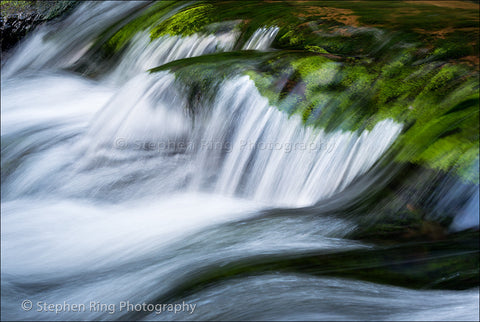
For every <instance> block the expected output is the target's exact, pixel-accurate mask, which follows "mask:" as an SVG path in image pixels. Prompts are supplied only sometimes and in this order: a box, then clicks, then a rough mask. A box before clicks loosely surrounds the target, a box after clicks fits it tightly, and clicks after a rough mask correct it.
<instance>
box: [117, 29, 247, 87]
mask: <svg viewBox="0 0 480 322" xmlns="http://www.w3.org/2000/svg"><path fill="white" fill-rule="evenodd" d="M238 36H239V34H238V32H235V31H231V32H225V33H221V34H215V35H213V34H211V35H199V34H193V35H192V36H187V37H180V36H162V37H160V38H157V39H155V40H153V41H151V39H150V33H149V32H148V31H147V32H144V33H139V34H137V35H135V36H134V38H133V39H132V41H131V44H130V46H129V48H128V49H127V51H126V53H125V54H124V57H123V58H122V60H121V61H120V63H119V64H118V66H117V67H116V68H115V70H114V71H113V72H112V74H111V75H109V79H111V80H113V81H126V80H129V79H131V78H132V77H134V76H135V75H138V74H140V73H143V72H145V71H147V70H148V69H151V68H154V67H157V66H161V65H163V64H166V63H169V62H171V61H174V60H178V59H183V58H189V57H196V56H201V55H205V54H212V53H216V52H222V51H230V50H231V49H232V48H233V45H234V44H235V42H236V41H237V38H238Z"/></svg>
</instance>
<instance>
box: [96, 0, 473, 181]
mask: <svg viewBox="0 0 480 322" xmlns="http://www.w3.org/2000/svg"><path fill="white" fill-rule="evenodd" d="M478 13H479V9H478V5H476V4H473V3H471V2H468V1H463V2H444V3H437V2H435V3H427V2H422V1H418V2H410V1H361V2H357V1H339V2H337V1H308V2H305V1H256V0H252V1H247V2H244V3H242V5H241V6H240V5H237V4H236V3H235V2H232V1H207V0H202V1H196V2H191V3H190V2H177V1H162V2H155V3H153V4H151V5H148V6H147V7H145V8H144V9H142V10H140V11H139V13H138V14H137V15H136V16H135V17H134V18H133V19H131V20H130V21H129V22H127V23H126V24H125V25H123V26H121V27H120V28H118V27H117V29H116V31H114V32H113V33H112V32H109V33H106V34H110V36H108V39H107V41H103V40H102V42H103V44H104V45H102V50H103V53H104V54H102V55H103V56H104V57H110V58H111V57H112V55H114V54H115V53H121V51H122V49H124V48H125V47H126V45H127V44H128V43H129V41H130V40H131V38H132V37H133V35H135V34H136V33H137V32H139V31H148V32H150V36H151V39H152V40H153V39H156V38H158V37H160V36H165V35H182V36H188V35H191V34H194V33H199V34H202V33H203V34H206V33H215V32H217V31H218V28H219V27H218V26H219V25H221V24H222V23H223V24H225V23H226V22H232V24H229V27H228V28H227V29H229V30H231V29H232V28H236V29H237V30H238V31H239V34H240V37H239V39H238V42H237V44H236V45H235V50H238V49H240V48H241V47H242V46H243V44H244V43H245V42H246V40H247V39H248V38H249V37H250V36H251V35H252V34H253V32H254V31H255V30H257V29H258V28H260V27H263V26H271V25H276V26H279V27H280V31H279V33H278V35H277V37H276V39H275V41H274V43H273V47H274V48H275V49H276V51H272V52H270V53H256V54H248V53H241V52H232V53H228V54H225V53H220V54H215V55H207V56H205V57H202V58H191V59H185V60H180V61H178V62H173V63H170V64H167V65H165V66H160V67H159V68H158V69H154V71H159V70H168V69H171V70H172V71H174V72H175V73H176V75H177V79H178V81H179V82H182V83H183V84H184V86H185V87H186V88H187V90H190V92H191V95H190V98H191V99H192V100H197V101H198V99H199V96H201V97H203V98H208V97H210V95H212V94H213V93H215V91H216V88H217V86H218V85H219V83H220V82H221V81H222V80H223V79H224V78H225V77H226V76H231V75H238V74H246V75H248V76H249V77H250V78H251V79H252V80H253V81H254V82H255V84H256V86H257V88H258V89H259V91H260V92H261V93H262V95H264V96H265V97H267V98H268V99H269V100H270V102H271V103H272V104H275V105H276V106H278V108H279V109H281V110H283V111H286V112H287V113H289V114H293V113H298V114H300V115H301V116H302V119H303V120H304V121H305V123H306V124H307V125H310V126H316V127H321V128H324V129H326V130H327V131H333V130H337V129H342V130H369V129H371V128H372V127H373V126H374V125H375V124H376V123H377V122H378V121H380V120H383V119H386V118H393V119H394V120H396V121H398V122H401V123H403V124H405V130H404V131H403V133H402V135H401V137H400V140H397V142H396V146H395V147H394V148H395V149H397V150H398V151H399V153H398V155H397V158H396V161H397V162H411V163H415V164H419V165H422V166H425V167H428V168H432V169H436V170H438V171H444V172H449V171H454V172H456V173H457V174H458V175H459V176H460V177H461V178H463V179H464V180H465V181H468V182H475V183H478V180H479V179H478V170H477V167H475V164H478V140H479V137H478V132H479V122H478V86H479V82H478V77H477V75H478V70H479V62H478V54H479V44H478V36H479V19H478ZM233 22H235V23H233ZM193 93H196V94H193ZM190 105H191V107H193V106H195V102H194V101H192V104H190Z"/></svg>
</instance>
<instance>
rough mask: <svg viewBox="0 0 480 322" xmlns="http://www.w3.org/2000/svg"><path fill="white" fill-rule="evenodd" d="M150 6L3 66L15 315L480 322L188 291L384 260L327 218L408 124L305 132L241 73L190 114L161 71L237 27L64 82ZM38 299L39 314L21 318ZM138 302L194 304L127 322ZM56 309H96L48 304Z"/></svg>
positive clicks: (347, 290)
mask: <svg viewBox="0 0 480 322" xmlns="http://www.w3.org/2000/svg"><path fill="white" fill-rule="evenodd" d="M142 5H143V4H142V3H137V2H127V3H121V4H120V3H109V2H107V3H85V4H82V5H81V6H80V7H79V8H78V9H77V10H76V11H75V12H74V13H73V14H72V15H71V16H69V17H68V18H66V19H65V20H64V21H62V22H60V24H62V26H65V27H64V28H59V30H60V31H58V32H57V31H56V28H58V26H57V27H53V26H44V27H43V28H42V29H39V30H38V31H36V32H35V33H34V34H32V35H31V36H30V37H29V38H27V39H26V40H25V41H24V42H23V43H22V44H21V45H20V47H19V48H17V50H16V52H15V53H14V54H13V55H12V56H11V57H10V58H9V59H8V60H7V61H6V62H5V63H4V64H3V66H2V85H1V86H2V120H1V125H2V129H1V139H2V161H1V162H2V204H1V208H2V209H1V210H2V228H1V229H2V245H1V250H2V255H1V256H2V264H1V271H2V289H3V292H2V313H1V314H2V319H8V320H19V319H20V320H79V319H82V320H87V319H88V320H100V319H102V320H103V319H106V320H112V319H145V320H172V319H180V320H191V319H193V320H207V319H208V320H210V319H235V320H239V319H257V320H258V319H274V320H275V319H320V320H321V319H342V320H344V319H381V320H388V319H392V320H398V319H412V316H413V318H414V319H426V318H428V319H432V320H440V319H445V320H450V319H464V320H465V319H472V318H473V319H475V310H478V290H467V291H462V292H454V291H432V290H429V291H417V290H409V289H404V288H400V287H394V286H385V285H379V284H376V283H370V282H363V281H362V282H361V281H356V280H352V279H343V278H333V277H314V276H310V275H307V274H301V273H296V272H288V270H287V271H282V272H275V271H273V272H272V271H268V270H267V272H266V273H263V274H257V275H253V276H250V277H249V276H248V275H247V276H244V275H242V274H239V275H238V276H235V278H233V279H225V280H221V279H220V281H219V282H216V283H213V284H211V286H209V287H206V288H201V289H196V288H192V289H191V291H185V289H187V288H186V287H185V286H184V285H187V286H188V285H190V284H191V285H193V286H194V285H196V283H197V284H198V283H200V281H201V280H202V278H204V277H202V276H203V275H204V274H207V275H208V274H209V272H212V275H214V276H215V272H216V270H218V269H219V268H222V267H230V266H233V267H234V268H233V270H234V269H235V267H237V266H238V267H242V265H243V264H242V263H243V262H242V261H244V262H255V261H257V260H264V259H266V260H267V261H268V260H273V259H275V258H277V259H282V258H284V257H285V256H287V255H288V256H291V257H292V258H295V257H298V256H301V255H302V254H307V253H315V254H329V253H334V252H339V251H354V250H359V251H360V250H372V249H374V246H373V245H371V244H368V243H363V242H359V241H354V240H350V239H347V238H345V237H346V236H347V234H348V233H349V232H351V231H352V230H354V229H355V228H356V225H357V224H356V223H355V221H353V220H350V219H348V218H340V217H339V216H336V215H335V213H336V211H335V210H334V209H329V210H328V211H327V210H322V211H321V212H320V215H318V212H317V211H316V210H315V207H317V206H318V205H322V202H323V201H325V200H332V199H331V198H333V199H335V198H340V199H342V198H345V200H346V199H348V198H347V197H346V196H345V195H344V193H346V192H345V191H346V190H347V189H348V188H349V186H351V184H352V183H354V182H356V181H358V180H361V178H362V177H364V175H365V174H367V173H369V172H375V171H376V169H377V167H378V164H379V163H380V162H381V161H382V157H383V156H384V155H385V153H386V152H387V151H388V150H389V148H390V147H391V146H392V144H394V142H395V140H396V138H397V137H398V136H399V134H400V132H401V131H402V125H401V124H399V123H397V122H395V121H393V120H390V119H385V120H383V121H380V122H378V123H377V124H376V125H374V126H373V127H372V128H371V130H364V131H345V130H340V129H337V130H335V131H330V132H327V131H325V130H322V129H316V128H314V127H311V126H305V125H304V123H303V122H302V120H301V118H300V117H299V116H297V115H291V116H289V115H288V114H286V113H285V112H283V111H280V110H279V109H278V108H277V107H276V106H272V105H271V104H270V103H269V101H268V100H267V99H266V98H265V97H263V96H262V95H261V94H260V93H259V91H258V90H257V88H256V87H255V84H254V82H253V81H252V80H251V79H250V78H249V77H248V76H241V75H237V76H232V77H228V78H226V79H225V80H224V81H222V82H221V83H220V85H219V88H218V91H216V92H215V94H214V96H213V97H212V99H211V100H209V101H207V103H204V104H202V109H199V110H194V111H193V112H192V111H190V110H189V109H188V108H187V106H188V104H189V102H188V97H186V95H185V93H186V90H185V88H183V87H182V86H181V85H180V84H179V83H178V82H177V81H176V78H175V75H174V73H172V72H167V71H165V72H157V73H148V72H147V69H149V68H153V67H155V66H158V65H162V64H165V63H168V62H171V61H175V60H178V59H182V58H188V57H194V56H201V55H205V54H211V53H215V52H223V51H231V50H233V48H234V46H235V43H236V42H237V40H238V37H239V34H238V33H237V32H235V31H229V32H225V33H219V34H216V35H211V36H205V35H199V34H194V35H192V36H188V37H183V38H182V37H179V36H162V37H160V38H158V39H157V40H154V41H151V42H150V40H149V39H148V33H143V34H142V33H139V34H137V35H136V36H134V38H133V40H132V41H131V42H130V44H129V46H128V48H127V49H126V50H125V52H124V53H123V55H122V56H121V57H120V59H119V61H118V64H117V65H116V67H115V68H114V69H113V70H112V71H110V72H108V73H107V74H105V75H102V76H101V77H98V79H97V80H91V79H87V78H86V77H83V76H79V75H76V74H73V73H71V72H67V71H65V69H68V68H69V67H71V66H72V65H73V64H74V63H75V62H77V61H78V60H79V59H81V58H82V57H83V56H85V55H86V54H87V52H88V50H89V48H90V46H92V44H93V41H94V39H95V38H96V37H98V35H100V34H101V32H102V30H103V29H105V28H107V27H108V26H109V25H111V24H113V23H114V22H115V21H121V20H122V19H125V17H126V16H128V14H129V13H132V12H135V11H136V10H138V8H140V7H141V6H142ZM79 31H80V32H79ZM277 33H278V28H277V27H271V28H262V29H259V30H258V31H257V32H255V33H254V34H253V35H252V36H251V38H250V39H249V40H247V42H246V44H245V45H244V46H243V49H248V50H251V49H254V50H268V48H269V47H270V45H271V43H272V41H273V40H274V38H275V36H276V34H277ZM32 48H35V50H32ZM477 196H478V193H477ZM279 207H283V208H282V209H279ZM300 207H304V208H300ZM305 207H306V208H305ZM468 207H470V206H467V208H468ZM477 208H478V206H477ZM465 211H469V210H468V209H467V210H465ZM285 214H286V215H285ZM300 214H303V215H300ZM236 265H237V266H236ZM228 274H229V271H227V272H226V273H224V274H223V273H222V274H220V275H219V276H224V275H225V276H227V275H228ZM199 285H200V284H199ZM252 294H255V296H252ZM366 294H367V295H368V296H369V297H368V298H367V297H366ZM399 298H401V301H400V300H399ZM25 300H28V301H32V303H33V305H34V307H33V308H32V309H27V310H26V309H25V307H23V309H22V306H21V304H22V303H23V302H22V301H25ZM125 301H129V303H133V304H137V303H153V304H158V303H182V301H183V303H189V304H191V305H194V307H193V306H192V307H190V308H191V309H190V310H189V311H182V312H178V313H176V314H174V312H169V311H168V310H167V309H165V308H163V311H165V312H158V310H157V311H155V310H153V311H152V310H149V309H146V310H145V309H143V310H136V309H132V310H128V307H127V308H123V310H122V309H120V303H123V302H125ZM419 302H424V303H426V304H425V305H424V306H417V303H419ZM38 303H42V304H38ZM45 303H47V304H59V303H64V304H65V303H69V304H73V303H75V304H78V305H84V308H85V309H84V310H83V311H82V310H81V311H80V312H75V311H74V310H72V309H71V308H70V309H69V310H66V309H64V310H63V311H62V312H55V310H53V311H52V310H47V309H39V308H41V307H42V305H43V304H45ZM92 303H93V304H92ZM459 307H460V308H459ZM63 308H65V305H64V306H63ZM81 308H82V306H81ZM332 308H335V309H332ZM454 308H456V309H457V310H456V311H455V312H454V313H449V314H445V312H449V310H451V309H452V310H453V309H454ZM406 310H409V312H410V314H409V315H405V311H406ZM472 314H473V315H472Z"/></svg>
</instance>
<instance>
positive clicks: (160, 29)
mask: <svg viewBox="0 0 480 322" xmlns="http://www.w3.org/2000/svg"><path fill="white" fill-rule="evenodd" d="M213 9H214V6H213V5H211V4H197V5H195V6H193V7H188V8H186V9H184V10H181V11H180V12H178V13H177V14H175V15H173V16H172V17H170V18H168V19H167V20H165V21H163V22H162V23H160V24H158V25H157V26H155V27H154V28H153V29H152V31H151V37H152V39H155V38H158V37H160V36H164V35H182V36H188V35H192V34H194V33H196V32H199V31H201V30H203V29H204V28H205V26H207V25H208V24H209V23H212V22H213V21H214V20H213V19H212V18H211V17H210V15H211V13H212V11H213Z"/></svg>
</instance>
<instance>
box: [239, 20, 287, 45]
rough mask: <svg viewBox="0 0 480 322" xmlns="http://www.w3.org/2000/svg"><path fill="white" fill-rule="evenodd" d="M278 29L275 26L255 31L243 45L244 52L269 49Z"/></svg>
mask: <svg viewBox="0 0 480 322" xmlns="http://www.w3.org/2000/svg"><path fill="white" fill-rule="evenodd" d="M279 30H280V28H278V27H277V26H273V27H262V28H260V29H257V30H256V31H255V32H254V33H253V35H252V36H251V37H250V39H249V40H248V41H247V42H246V43H245V45H244V46H243V49H245V50H267V49H269V48H270V45H271V44H272V42H273V41H274V40H275V37H276V36H277V33H278V31H279Z"/></svg>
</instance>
